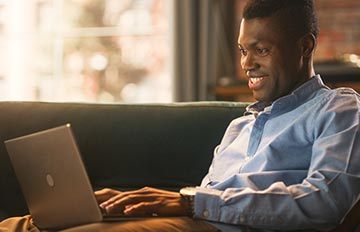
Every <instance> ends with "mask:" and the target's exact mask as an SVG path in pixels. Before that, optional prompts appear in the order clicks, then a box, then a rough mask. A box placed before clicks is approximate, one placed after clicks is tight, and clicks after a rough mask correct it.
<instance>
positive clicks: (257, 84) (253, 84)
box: [248, 76, 265, 90]
mask: <svg viewBox="0 0 360 232" xmlns="http://www.w3.org/2000/svg"><path fill="white" fill-rule="evenodd" d="M264 83H265V76H258V77H250V78H249V83H248V85H249V88H250V89H252V90H257V89H260V88H261V87H262V86H263V85H264Z"/></svg>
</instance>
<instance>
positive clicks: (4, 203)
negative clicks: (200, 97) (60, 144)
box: [0, 102, 245, 220]
mask: <svg viewBox="0 0 360 232" xmlns="http://www.w3.org/2000/svg"><path fill="white" fill-rule="evenodd" d="M244 106H245V104H242V103H225V102H212V103H208V102H199V103H177V104H166V105H165V104H163V105H155V104H147V105H115V104H76V103H41V102H0V112H1V117H0V141H1V143H0V186H1V191H0V220H2V219H4V218H7V217H10V216H15V215H24V214H27V213H28V210H27V207H26V203H25V201H24V198H23V196H22V193H21V190H20V188H19V185H18V182H17V180H16V177H15V175H14V172H13V169H12V166H11V164H10V160H9V157H8V154H7V152H6V149H5V146H4V143H3V141H4V140H7V139H11V138H14V137H18V136H21V135H25V134H29V133H32V132H36V131H39V130H44V129H48V128H52V127H56V126H59V125H63V124H66V123H71V124H72V128H73V131H74V134H75V136H76V139H77V142H78V146H79V149H80V151H81V154H82V157H83V160H84V163H85V166H86V169H87V171H88V174H89V177H90V181H91V182H92V184H93V187H94V189H99V188H103V187H113V188H119V189H133V188H139V187H143V186H153V187H159V188H165V189H173V190H178V189H179V188H181V187H184V186H194V185H198V184H199V183H200V181H201V179H202V177H203V176H204V175H205V174H206V172H207V170H208V167H209V165H210V163H211V160H212V156H213V149H214V147H215V146H216V145H217V144H218V143H219V142H220V140H221V138H222V135H223V133H224V132H225V129H226V127H227V125H228V124H229V122H230V121H231V120H232V119H234V118H236V117H239V116H241V115H242V114H243V112H244Z"/></svg>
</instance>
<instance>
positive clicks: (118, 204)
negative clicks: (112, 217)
mask: <svg viewBox="0 0 360 232" xmlns="http://www.w3.org/2000/svg"><path fill="white" fill-rule="evenodd" d="M95 196H96V199H97V200H98V202H99V203H100V207H101V208H103V209H105V210H106V212H107V213H108V214H116V213H124V214H125V215H129V216H146V215H153V214H157V215H159V216H185V215H187V204H186V203H185V202H184V201H183V199H182V198H181V196H180V194H179V193H177V192H170V191H165V190H160V189H154V188H149V187H145V188H142V189H139V190H135V191H128V192H119V191H116V190H112V189H103V190H100V191H97V192H95ZM104 199H105V201H103V200H104Z"/></svg>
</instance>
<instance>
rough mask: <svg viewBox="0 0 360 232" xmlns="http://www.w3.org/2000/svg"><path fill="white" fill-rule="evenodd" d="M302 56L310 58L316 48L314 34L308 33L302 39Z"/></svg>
mask: <svg viewBox="0 0 360 232" xmlns="http://www.w3.org/2000/svg"><path fill="white" fill-rule="evenodd" d="M301 45H302V55H303V56H304V57H310V56H311V55H312V54H313V52H314V50H315V48H316V38H315V36H314V35H313V34H312V33H308V34H306V35H305V36H303V37H302V38H301Z"/></svg>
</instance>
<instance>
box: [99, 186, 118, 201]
mask: <svg viewBox="0 0 360 232" xmlns="http://www.w3.org/2000/svg"><path fill="white" fill-rule="evenodd" d="M120 193H121V192H120V191H117V190H114V189H110V188H104V189H101V190H99V191H95V192H94V194H95V198H96V201H97V202H98V204H101V203H103V202H104V201H107V200H109V199H110V198H112V197H113V196H115V195H117V194H120Z"/></svg>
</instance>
